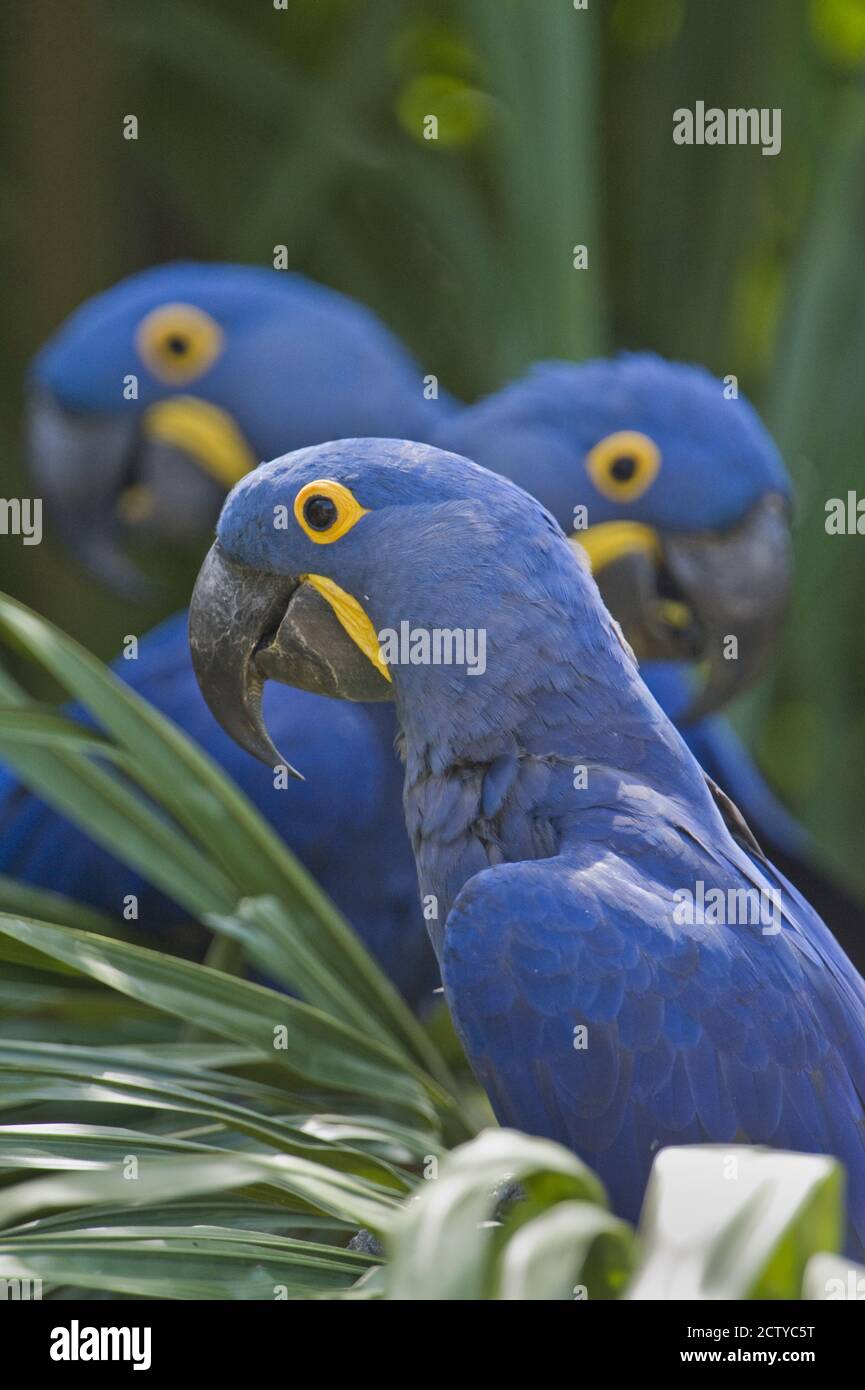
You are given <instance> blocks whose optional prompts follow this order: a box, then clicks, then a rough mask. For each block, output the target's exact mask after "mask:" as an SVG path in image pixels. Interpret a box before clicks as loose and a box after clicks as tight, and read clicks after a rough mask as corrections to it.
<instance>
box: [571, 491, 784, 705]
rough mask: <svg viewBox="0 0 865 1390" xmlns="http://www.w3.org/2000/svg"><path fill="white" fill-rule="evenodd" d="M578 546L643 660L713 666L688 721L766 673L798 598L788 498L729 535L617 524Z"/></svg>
mask: <svg viewBox="0 0 865 1390" xmlns="http://www.w3.org/2000/svg"><path fill="white" fill-rule="evenodd" d="M593 531H594V532H596V533H604V532H605V531H606V532H607V534H606V535H604V534H601V535H597V534H595V535H593ZM575 539H577V540H579V541H580V542H581V543H582V544H584V545H585V547H586V549H587V550H588V552H589V558H590V561H591V562H592V568H593V572H594V575H595V578H596V580H597V582H598V587H599V589H600V591H601V595H602V597H603V599H604V602H605V603H606V604H607V606H608V607H609V609H610V611H611V612H612V613H613V615H614V616H615V617H616V618H618V620H619V622H620V623H621V624H622V627H623V629H624V632H625V635H626V637H627V638H628V641H629V642H630V643H631V645H632V646H633V648H634V651H635V652H636V654H637V657H638V659H639V660H641V661H688V662H694V661H696V662H701V663H703V664H704V665H705V680H704V682H703V684H702V686H701V687H700V688H699V689H698V690H697V691H696V694H695V697H694V700H693V702H692V704H691V706H690V707H689V709H688V711H687V713H686V715H685V716H684V718H685V722H687V723H691V722H693V721H694V720H696V719H700V718H702V717H703V716H705V715H707V714H710V713H711V712H712V711H714V710H717V709H719V708H721V706H723V705H724V704H726V703H727V702H728V701H729V700H731V699H733V697H734V696H736V695H738V694H740V693H741V692H742V691H743V690H745V689H746V688H747V687H748V686H749V685H751V684H752V682H753V681H754V680H756V678H757V677H758V676H759V675H760V674H761V672H762V671H763V669H764V667H765V665H766V662H767V659H768V656H769V654H770V652H771V650H772V646H773V644H774V642H775V640H776V638H777V637H778V635H779V632H780V628H781V624H782V621H783V617H784V612H785V610H786V606H787V599H788V596H789V591H790V580H791V574H792V553H791V542H790V518H789V507H788V504H787V502H786V500H785V499H784V498H783V497H780V496H778V495H775V494H773V495H770V496H767V497H765V498H763V499H762V500H761V501H760V502H759V503H758V504H757V505H756V506H755V507H753V508H752V509H751V510H750V511H749V512H748V514H747V516H746V517H745V518H744V519H743V520H742V521H741V522H740V523H739V525H738V526H735V527H732V528H731V529H730V530H727V531H719V532H671V531H668V532H663V533H661V532H656V531H652V530H650V529H649V528H647V527H644V526H632V525H631V524H630V523H612V524H610V525H609V527H603V526H599V527H596V528H591V529H590V530H589V531H587V532H583V533H577V536H576V537H575Z"/></svg>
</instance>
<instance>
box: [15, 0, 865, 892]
mask: <svg viewBox="0 0 865 1390" xmlns="http://www.w3.org/2000/svg"><path fill="white" fill-rule="evenodd" d="M281 2H282V0H277V3H281ZM284 3H285V9H277V8H275V7H274V5H273V3H272V0H256V3H248V0H247V2H246V3H244V2H243V0H233V3H232V0H208V3H207V4H206V5H205V4H204V3H184V0H171V3H160V0H148V3H146V4H142V3H141V2H140V0H76V2H75V3H71V4H70V3H68V0H28V3H27V4H26V5H21V6H15V7H12V6H7V7H4V9H3V11H2V16H0V31H2V39H3V43H2V50H3V52H4V54H5V58H4V60H3V81H2V92H3V98H2V99H3V101H4V103H5V110H4V113H3V120H2V124H0V146H2V173H0V178H2V203H3V217H2V226H0V238H2V242H0V253H2V260H3V267H4V272H5V274H4V294H3V296H2V300H0V318H2V343H3V375H2V380H0V430H2V441H0V444H2V454H0V457H2V459H3V461H4V462H3V467H4V469H5V477H4V490H5V492H6V494H7V495H16V494H18V493H20V492H21V491H22V489H25V495H26V485H24V484H23V483H22V481H21V475H20V462H21V460H20V453H21V445H20V410H21V401H22V380H23V374H24V372H25V368H26V363H27V360H28V358H29V356H30V354H31V353H32V352H33V351H34V349H35V348H36V347H37V346H38V345H39V343H40V342H41V341H42V339H43V338H44V337H45V336H46V335H47V334H49V333H50V332H51V330H52V329H53V328H54V327H55V326H56V325H57V324H58V323H59V322H60V320H61V319H62V318H63V317H64V316H65V315H66V314H67V313H68V312H69V311H70V310H71V309H73V308H74V307H75V306H76V305H77V304H78V303H79V302H80V301H81V300H83V299H85V298H86V297H88V296H89V295H91V294H93V293H94V292H95V291H98V290H100V289H103V288H105V287H106V286H108V285H109V284H111V283H112V282H113V281H115V280H117V279H118V278H120V277H121V276H123V275H125V274H127V273H129V272H130V271H133V270H136V269H138V268H140V267H143V266H145V265H149V264H152V263H154V262H158V261H164V260H170V259H173V258H176V257H186V256H191V257H199V258H216V259H225V260H243V261H250V262H258V263H262V264H271V263H272V257H273V248H274V246H275V245H278V244H284V245H286V246H287V247H288V251H289V257H290V261H291V263H292V265H293V266H294V267H296V268H297V269H299V270H302V271H304V272H306V273H308V274H310V275H312V276H314V277H316V278H318V279H320V280H323V281H325V282H327V283H328V284H331V285H334V286H336V287H337V288H339V289H342V290H345V291H347V292H348V293H350V294H352V295H355V296H357V297H359V298H360V299H363V300H365V301H366V302H367V303H369V304H370V305H372V306H373V307H374V308H375V309H376V310H378V312H379V313H380V314H381V315H382V317H383V318H384V319H385V320H386V321H387V322H388V323H389V324H390V326H391V327H392V328H394V329H395V330H396V331H397V332H398V333H399V334H400V335H401V336H402V337H403V338H404V339H405V340H406V341H407V342H408V343H409V344H410V346H411V347H412V348H413V349H414V351H415V352H416V353H417V355H418V356H419V358H420V359H421V361H422V363H423V365H424V368H425V370H427V371H432V372H435V373H437V374H438V375H439V377H440V379H441V381H442V382H443V384H444V385H446V386H447V387H448V388H450V389H451V390H452V391H455V392H456V393H458V394H460V395H462V396H464V397H466V398H472V397H474V396H476V395H477V394H479V393H481V392H484V391H487V390H490V389H494V388H496V387H497V386H499V385H501V384H502V383H503V382H505V381H506V380H508V378H509V377H511V376H513V375H514V374H516V373H518V372H519V371H520V370H521V369H522V368H523V367H525V366H526V365H527V364H528V363H529V362H531V361H532V360H533V359H536V358H539V357H545V356H551V355H563V356H570V357H574V358H580V357H584V356H586V355H590V354H595V353H605V352H608V351H610V350H611V349H613V348H616V347H631V348H638V347H649V348H653V349H656V350H658V351H659V352H662V353H665V354H667V355H669V356H671V357H678V358H685V359H693V360H697V361H701V362H704V363H705V364H707V365H708V366H709V367H711V368H712V369H713V370H715V371H716V372H717V373H719V374H728V373H735V374H736V375H737V376H738V378H739V382H740V386H741V387H742V389H743V390H745V391H746V392H747V393H748V394H749V395H750V396H751V397H752V399H754V400H755V402H756V403H757V405H758V406H759V407H760V408H761V410H762V411H763V413H764V415H765V417H766V419H767V420H768V422H769V424H770V426H771V427H772V428H773V430H774V431H775V433H776V436H777V438H778V440H779V442H780V444H781V447H782V449H783V451H784V454H785V457H786V459H787V463H788V465H789V467H790V469H791V471H792V472H793V474H794V476H795V479H796V482H797V486H798V492H799V514H798V523H797V532H796V549H797V585H796V596H795V601H794V604H793V608H792V611H791V615H790V620H789V623H788V628H787V632H786V636H785V640H784V642H783V645H782V648H781V650H780V652H779V659H778V662H777V665H776V670H775V674H774V676H773V678H772V680H771V681H769V682H767V683H766V684H765V685H764V688H763V689H762V690H761V691H760V692H758V693H757V694H756V695H755V696H754V697H752V698H751V699H750V700H749V701H747V702H745V703H744V704H743V706H742V708H741V709H740V710H739V712H738V720H739V723H740V725H741V726H742V727H743V728H744V729H745V730H746V732H747V733H748V735H749V737H750V739H751V741H752V742H753V743H754V746H755V748H756V750H757V753H758V755H759V758H760V760H761V762H762V763H763V764H764V766H765V767H766V769H767V770H768V772H769V774H770V776H771V778H772V780H773V781H774V782H775V784H776V785H777V786H778V788H779V789H780V790H781V791H782V792H783V793H784V794H785V795H786V797H787V799H788V800H789V801H790V803H791V804H792V805H793V806H794V807H795V809H796V810H797V811H798V812H799V813H800V815H801V816H802V817H803V818H804V819H805V820H806V822H807V823H808V824H809V825H810V826H811V827H812V828H813V829H814V830H815V832H816V833H817V835H818V837H819V839H820V841H821V843H822V844H823V846H824V848H825V850H826V851H827V853H828V854H829V855H830V856H831V857H832V858H834V859H835V860H836V861H837V862H839V863H841V864H844V865H846V867H847V869H848V870H849V871H850V872H851V873H852V874H854V875H856V876H858V877H859V879H860V881H862V882H863V883H865V856H863V853H862V850H863V848H865V842H863V829H862V826H863V817H862V816H861V814H860V809H859V808H860V799H861V790H862V785H863V773H865V701H863V699H862V696H861V691H862V688H863V683H865V632H863V626H862V622H861V619H860V611H861V609H860V595H862V593H863V590H865V584H863V580H865V558H863V557H865V540H863V539H862V538H860V537H856V536H851V537H828V536H827V535H826V533H825V530H824V505H825V501H826V499H827V498H829V497H832V496H843V495H844V494H845V493H846V491H847V489H848V488H855V487H856V486H857V483H858V482H859V479H860V477H863V474H865V470H863V468H862V467H861V461H860V460H861V455H860V448H861V445H860V441H861V440H862V439H863V438H865V94H863V89H862V76H863V71H865V0H723V2H722V0H717V2H716V3H712V0H589V5H588V10H586V11H582V10H576V9H575V8H574V4H573V0H284ZM697 100H703V101H705V102H706V103H707V105H717V106H722V107H727V106H745V107H748V106H758V107H781V109H782V112H783V145H782V151H781V153H780V154H779V155H778V156H777V157H775V158H770V157H764V156H763V155H762V154H761V152H760V150H759V148H749V147H731V148H723V147H720V148H718V147H714V148H707V147H702V148H701V147H691V148H683V147H680V146H676V145H674V143H673V140H672V113H673V111H674V109H675V108H676V107H679V106H689V107H693V105H694V103H695V102H696V101H697ZM429 112H435V113H436V114H437V115H438V117H439V121H440V130H439V136H440V138H439V140H438V141H437V142H433V141H425V140H424V139H423V138H422V123H423V117H424V115H426V114H427V113H429ZM128 114H134V115H135V116H137V118H138V122H139V138H138V140H136V141H128V140H124V138H123V133H122V132H123V118H124V116H126V115H128ZM576 244H586V245H587V246H588V248H589V268H588V270H585V271H577V270H575V269H574V268H573V266H572V254H573V247H574V246H575V245H576ZM862 491H863V494H865V485H863V489H862ZM163 564H164V566H165V569H166V572H167V573H168V572H169V571H170V569H171V561H170V559H169V558H168V557H165V558H164V559H163ZM183 583H184V580H183V577H182V576H181V575H179V574H176V573H175V575H174V578H173V580H171V579H170V580H169V585H168V589H169V592H170V591H171V590H172V586H173V598H174V599H175V600H176V601H177V602H178V603H179V602H180V601H182V598H183V593H182V589H183ZM0 586H2V587H3V588H5V589H8V590H9V591H11V592H12V593H14V594H15V595H16V596H18V597H21V598H23V599H24V600H26V601H27V602H28V603H31V604H33V605H34V606H35V607H36V608H38V609H39V610H41V611H43V612H45V613H46V614H48V615H49V616H50V617H52V618H54V619H55V620H57V621H59V622H60V623H61V624H63V625H64V626H65V627H67V629H69V630H70V631H71V632H73V633H74V634H75V635H77V636H78V637H80V638H82V639H83V640H84V641H85V642H86V643H87V644H88V645H89V646H91V647H92V648H93V649H94V650H96V651H97V652H99V653H100V654H101V655H103V656H111V655H113V653H114V652H115V650H116V648H117V646H118V643H119V641H120V638H121V637H122V635H123V634H125V633H126V632H129V631H139V632H140V631H143V630H145V629H146V627H147V626H149V625H150V623H151V622H152V621H153V620H155V618H157V617H158V616H159V613H158V612H157V611H156V610H155V609H154V610H153V611H151V612H140V611H137V610H136V611H135V612H131V611H130V610H129V608H128V606H126V605H121V604H119V603H117V602H116V601H114V600H113V599H112V598H111V596H110V595H108V594H106V593H104V592H102V591H100V590H99V589H98V588H97V587H96V586H95V585H94V584H92V583H91V582H89V581H88V580H86V579H84V578H82V577H80V576H78V575H77V574H74V573H73V572H71V568H70V566H69V565H68V564H67V562H66V560H65V558H64V557H63V555H62V554H61V553H60V552H59V551H57V550H56V549H55V548H54V547H53V546H51V545H46V546H43V547H40V548H39V549H34V548H25V547H21V546H20V545H19V544H18V542H17V541H12V540H9V541H6V542H4V543H2V544H0Z"/></svg>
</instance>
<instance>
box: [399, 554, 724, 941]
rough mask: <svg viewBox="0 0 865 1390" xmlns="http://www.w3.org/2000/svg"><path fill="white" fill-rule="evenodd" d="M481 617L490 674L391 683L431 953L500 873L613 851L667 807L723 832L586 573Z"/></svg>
mask: <svg viewBox="0 0 865 1390" xmlns="http://www.w3.org/2000/svg"><path fill="white" fill-rule="evenodd" d="M556 558H558V557H556ZM482 620H483V621H484V622H485V626H486V633H487V638H486V641H487V662H486V670H485V672H484V674H483V675H482V676H481V675H478V676H476V677H472V676H470V675H468V674H466V673H465V672H453V671H451V670H450V669H449V668H444V667H439V668H437V669H436V668H431V667H412V668H410V670H407V671H398V672H396V673H395V679H394V685H395V692H396V702H397V719H398V722H399V725H400V730H401V736H400V742H401V747H402V752H403V756H404V758H405V763H406V781H405V810H406V821H407V826H408V830H409V835H410V837H411V839H412V843H413V847H414V851H415V856H416V860H417V864H418V872H419V877H420V882H421V892H422V894H424V895H425V896H427V895H433V896H434V897H435V898H436V899H437V900H438V903H439V918H438V927H436V926H435V924H431V925H432V935H433V939H434V944H436V945H440V936H441V930H442V927H443V922H444V919H445V917H446V915H447V911H448V910H449V906H450V904H451V903H452V902H453V899H454V897H455V895H456V893H458V892H459V889H460V888H461V887H462V885H463V883H465V882H466V880H467V879H468V878H469V877H471V876H472V875H473V874H475V873H477V872H479V871H480V870H482V869H484V868H487V867H489V866H491V865H495V864H498V863H505V862H515V861H519V860H528V859H538V858H547V857H549V856H551V855H555V854H558V853H560V852H561V851H562V849H563V848H565V847H567V846H571V845H578V844H579V843H580V840H581V838H583V839H586V838H588V839H592V840H594V841H596V842H600V843H603V842H604V841H605V839H606V838H608V837H610V836H612V835H614V834H617V833H619V830H620V829H621V827H622V826H624V825H625V822H627V823H628V825H629V826H630V825H634V826H636V825H640V824H644V825H646V826H648V825H649V824H650V823H651V822H652V820H653V819H656V818H657V815H658V811H659V808H667V811H666V812H665V815H666V814H667V813H668V814H669V818H670V819H671V820H672V819H673V817H674V814H675V815H679V818H680V819H684V820H685V821H687V820H688V819H689V818H693V816H694V815H695V814H696V816H697V817H698V818H699V816H700V815H702V814H705V816H708V817H710V818H711V823H712V827H713V830H714V831H715V832H717V833H718V834H720V835H722V836H723V835H724V834H725V832H724V828H723V823H722V822H721V820H720V817H719V816H718V814H717V812H716V810H715V808H714V805H713V804H712V800H711V797H710V795H709V793H708V791H707V788H706V785H705V782H704V779H703V777H702V774H701V772H700V770H699V768H698V767H697V764H696V763H695V762H694V760H693V759H692V757H691V755H690V754H689V753H688V751H687V749H686V747H685V745H684V743H683V742H682V739H681V737H680V736H679V734H678V733H677V732H676V730H675V729H674V728H673V726H672V725H671V724H670V722H669V721H668V720H667V718H666V716H665V715H664V714H663V713H662V711H661V710H660V708H659V707H658V706H657V705H656V703H655V701H654V700H653V699H652V697H651V695H650V694H649V692H648V690H647V689H646V688H645V686H644V685H643V683H642V681H641V679H640V677H639V674H638V671H637V668H636V665H635V663H634V660H633V658H632V656H631V654H630V652H629V649H628V648H627V647H626V645H625V644H624V642H623V641H622V639H621V636H620V635H619V632H618V629H617V628H616V626H615V625H614V623H613V622H612V620H611V619H610V617H609V615H608V614H607V612H606V610H605V609H604V607H603V605H602V604H601V601H600V598H599V596H598V594H597V590H596V589H595V586H594V583H593V582H592V580H591V579H590V578H589V576H588V575H587V574H586V573H585V571H584V570H583V568H582V566H581V565H580V564H579V563H578V562H576V563H574V564H573V565H571V564H570V563H569V562H568V560H567V557H563V558H562V561H561V562H560V563H559V564H557V565H556V566H555V568H554V569H553V571H552V574H550V573H549V572H546V573H545V572H544V571H543V570H540V571H539V572H535V573H534V574H533V573H531V572H530V573H529V574H528V575H527V574H525V573H520V574H519V575H516V574H515V575H514V576H513V581H512V584H511V585H509V586H505V587H503V588H502V589H500V591H499V592H498V593H497V594H496V596H495V603H494V605H493V606H491V607H490V608H489V610H488V613H487V614H486V616H485V617H484V618H483V619H482ZM695 808H696V811H695Z"/></svg>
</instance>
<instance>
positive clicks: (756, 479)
mask: <svg viewBox="0 0 865 1390" xmlns="http://www.w3.org/2000/svg"><path fill="white" fill-rule="evenodd" d="M433 438H434V441H435V443H437V444H439V445H440V446H441V447H442V448H445V449H452V450H454V451H456V452H458V453H461V454H465V455H466V456H467V457H469V458H472V459H474V460H475V461H476V462H478V463H481V464H483V465H485V466H486V467H487V468H490V469H495V470H496V471H497V472H500V473H502V474H504V475H505V476H506V477H508V478H510V479H512V480H513V481H514V482H516V483H518V484H519V485H520V486H521V487H523V488H525V489H526V490H527V491H530V492H532V493H533V494H534V495H535V496H536V497H537V498H539V500H540V501H541V502H542V503H543V504H544V506H545V507H547V508H548V509H549V510H550V511H551V512H552V513H553V515H554V516H555V517H556V520H557V521H558V522H559V524H560V526H561V527H562V528H563V530H564V531H565V532H566V534H567V535H569V536H571V537H572V538H573V539H574V541H575V542H576V543H579V544H580V545H581V546H582V547H583V548H584V549H585V551H586V553H587V554H588V556H589V560H590V562H591V565H592V570H593V573H594V575H595V578H596V580H597V582H598V585H599V587H600V590H601V593H602V594H603V596H604V599H605V601H606V602H607V604H608V606H609V608H610V610H611V612H612V613H613V614H614V615H615V616H616V617H617V618H618V619H619V621H620V622H621V624H622V627H623V629H624V631H625V634H626V636H627V637H628V639H629V641H630V642H631V644H632V646H633V647H634V650H635V651H636V653H637V656H638V657H639V658H640V660H679V661H689V662H690V661H698V662H700V661H701V662H705V663H706V664H707V666H708V675H707V678H706V680H705V683H704V684H703V686H702V689H701V690H699V692H698V694H697V696H696V699H695V701H694V703H693V705H692V708H691V710H690V716H689V717H690V718H696V717H699V716H700V715H701V714H705V713H708V712H709V711H710V710H711V709H714V708H717V707H718V706H720V705H721V704H723V703H725V702H726V701H727V700H728V699H730V698H731V697H732V696H733V695H734V694H736V693H737V692H738V691H739V690H741V689H742V688H744V687H745V686H747V685H748V684H749V683H750V682H751V681H752V680H753V679H754V677H755V676H756V675H757V674H759V672H760V670H761V669H762V667H763V665H764V662H765V659H766V656H767V654H768V652H769V651H770V649H771V645H772V642H773V640H774V638H775V637H776V635H777V632H778V630H779V626H780V622H781V619H782V616H783V611H784V608H785V605H786V599H787V596H788V590H789V582H790V573H791V557H790V513H791V489H790V482H789V478H788V476H787V473H786V471H785V468H784V465H783V462H782V460H781V457H780V455H779V453H778V450H777V448H776V446H775V444H774V442H773V440H772V438H771V436H770V435H769V433H768V431H767V430H766V428H765V426H764V425H763V424H762V422H761V420H760V418H759V416H758V415H757V413H756V411H755V410H754V409H753V407H752V406H751V405H750V404H749V403H748V402H747V401H746V400H745V399H744V398H743V397H742V396H741V395H739V394H738V391H737V389H736V387H735V384H734V383H733V382H731V381H729V380H728V381H721V380H718V379H717V378H715V377H713V376H712V375H711V374H710V373H709V372H707V371H705V370H704V369H703V368H701V367H695V366H686V365H683V364H681V363H676V362H668V361H665V360H664V359H663V358H660V357H657V356H655V355H653V354H649V353H626V354H623V355H622V356H620V357H617V358H613V359H609V360H601V361H594V362H587V363H582V364H577V363H570V362H545V363H540V364H539V365H537V366H536V367H534V368H533V369H532V370H531V371H530V372H529V373H528V375H527V376H526V377H524V378H522V379H521V380H519V381H517V382H515V383H514V384H513V385H511V386H508V387H506V388H505V389H504V390H502V391H499V392H497V393H496V394H495V395H492V396H488V397H486V398H485V399H484V400H482V401H480V402H478V404H476V405H474V406H471V407H469V408H467V409H465V410H462V411H459V412H457V413H455V414H453V415H452V416H450V417H448V418H447V419H446V420H443V421H442V422H441V423H440V424H439V425H438V426H437V429H436V432H435V434H434V436H433ZM730 639H735V640H734V641H731V640H730Z"/></svg>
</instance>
